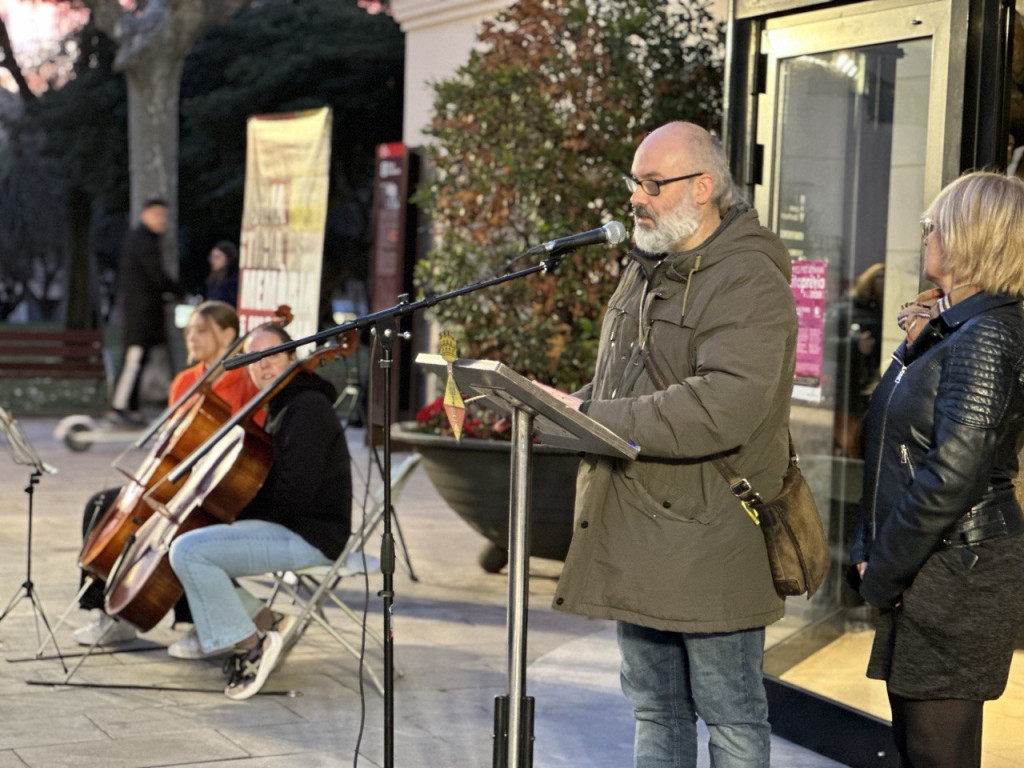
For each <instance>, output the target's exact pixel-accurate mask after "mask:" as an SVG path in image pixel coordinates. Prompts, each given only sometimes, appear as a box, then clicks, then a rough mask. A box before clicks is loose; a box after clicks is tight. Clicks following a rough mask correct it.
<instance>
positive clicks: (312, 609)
mask: <svg viewBox="0 0 1024 768" xmlns="http://www.w3.org/2000/svg"><path fill="white" fill-rule="evenodd" d="M421 458H422V457H421V456H420V455H419V454H413V455H411V456H410V457H409V458H407V459H406V460H405V461H403V462H402V463H401V464H400V465H399V466H398V467H395V468H393V469H392V471H391V502H392V504H394V503H395V501H396V500H397V499H398V497H399V496H400V495H401V493H402V491H403V490H404V488H405V485H406V483H407V482H408V481H409V477H410V476H411V475H412V472H413V470H414V469H416V466H417V465H418V464H419V463H420V460H421ZM385 512H386V510H385V509H384V489H383V488H380V489H379V490H378V491H377V492H376V493H375V494H374V503H373V506H372V507H371V508H370V509H369V510H368V511H367V513H366V515H365V517H364V518H363V524H362V525H361V526H360V527H359V529H358V530H356V531H353V533H352V535H351V536H350V537H349V540H348V542H347V543H346V544H345V548H344V549H343V550H342V552H341V554H340V555H338V558H337V559H336V560H335V561H334V563H332V564H331V565H329V566H328V565H321V566H314V567H312V568H304V569H302V570H299V571H285V572H280V573H275V574H273V579H274V586H273V589H272V590H271V593H270V597H269V598H268V599H267V605H268V606H269V605H271V604H273V602H274V600H275V599H276V597H277V595H278V594H279V593H280V592H284V593H285V594H287V595H288V596H289V597H290V598H291V600H292V602H293V603H294V604H295V605H298V606H300V611H299V614H298V616H297V617H296V620H295V621H294V622H292V623H291V624H290V626H289V627H288V629H286V630H285V632H284V636H283V638H282V639H283V640H284V647H285V649H289V648H291V647H292V646H293V645H294V644H295V643H296V642H298V640H299V638H300V637H302V633H303V632H304V631H305V630H306V627H307V626H308V625H309V623H310V622H311V621H315V622H316V623H317V624H319V625H320V626H321V627H323V628H324V630H325V631H326V632H327V633H328V634H329V635H330V636H331V637H333V638H334V639H335V640H337V641H338V643H339V644H341V646H342V647H343V648H344V649H345V650H346V651H348V652H349V653H351V654H352V655H353V656H355V657H356V658H357V659H359V658H360V653H359V649H358V648H356V647H355V646H353V645H352V644H351V643H350V642H349V641H348V640H347V639H346V638H345V637H344V636H343V635H342V634H341V633H340V632H338V630H337V629H336V628H335V627H333V626H332V625H331V623H330V621H329V620H328V618H327V614H326V613H325V611H324V607H325V606H326V604H327V601H328V600H329V601H330V602H331V603H333V604H334V606H335V607H337V608H339V609H340V610H341V611H342V613H344V614H345V615H346V616H348V617H349V618H350V619H352V621H354V622H355V623H356V624H357V625H358V626H360V627H363V628H364V630H365V632H366V634H367V635H369V636H370V637H371V638H373V639H374V640H375V641H376V642H377V643H378V644H379V645H380V646H381V647H382V648H383V646H384V638H383V636H382V635H381V634H380V632H378V631H377V630H375V629H373V628H371V627H369V626H364V622H363V618H362V616H360V615H359V614H357V613H356V612H355V611H353V610H352V609H351V608H349V607H348V606H347V605H346V604H345V602H344V601H343V600H342V599H341V598H340V597H339V596H338V594H337V593H336V592H335V589H336V588H337V586H338V585H339V584H340V583H341V581H342V580H343V579H345V578H346V577H350V576H355V575H361V574H363V573H364V572H366V573H371V574H372V573H377V572H379V571H380V560H379V558H377V557H374V556H373V555H367V554H365V553H364V550H365V548H366V543H367V541H368V540H369V538H370V537H371V536H372V535H373V533H374V531H376V529H377V527H378V526H379V525H380V523H381V521H382V520H383V519H384V514H385ZM364 557H365V566H364ZM362 664H363V668H364V669H365V670H366V673H367V675H368V676H369V678H370V680H371V681H372V682H373V685H374V687H375V688H376V689H377V690H378V691H379V692H380V693H381V695H383V694H384V686H383V685H382V684H381V682H380V679H379V678H378V677H377V674H376V673H375V672H374V671H373V669H371V668H370V666H369V665H368V664H367V662H366V659H365V658H363V659H362Z"/></svg>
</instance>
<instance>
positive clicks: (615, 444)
mask: <svg viewBox="0 0 1024 768" xmlns="http://www.w3.org/2000/svg"><path fill="white" fill-rule="evenodd" d="M416 362H417V363H418V364H420V365H422V366H423V367H425V368H427V369H428V370H430V371H431V372H432V373H436V374H438V375H441V376H446V375H447V373H448V363H447V362H445V360H444V358H442V357H441V356H440V355H428V354H422V353H421V354H420V355H418V356H417V357H416ZM451 372H452V376H454V378H455V383H456V385H457V386H458V388H459V392H460V393H461V394H462V396H463V399H464V400H466V401H468V400H470V399H476V398H481V399H482V400H483V401H484V402H485V404H486V405H487V406H488V407H489V408H491V409H493V410H496V411H501V412H504V413H509V414H511V415H512V457H511V467H510V472H511V480H510V486H509V488H510V493H509V526H508V539H509V541H508V554H509V561H508V580H509V595H508V613H507V616H508V694H507V695H506V696H498V697H496V699H495V711H494V758H493V759H494V762H493V768H530V766H532V765H533V699H532V698H531V697H529V696H527V695H526V611H527V609H528V607H529V605H528V603H529V584H528V582H529V562H530V550H529V546H530V545H529V542H530V537H529V521H530V492H531V486H532V463H533V451H532V445H533V438H534V436H536V437H537V438H539V439H540V441H541V442H542V443H546V444H548V445H554V446H557V447H559V448H569V449H570V450H574V451H579V452H580V453H597V454H602V455H605V456H618V457H622V458H626V459H633V458H636V455H637V453H639V449H638V448H637V447H636V446H635V445H633V444H632V443H629V442H627V441H625V440H623V439H622V438H621V437H619V436H618V435H616V434H614V433H613V432H611V431H610V430H609V429H608V428H607V427H605V426H603V425H602V424H599V423H598V422H596V421H594V420H593V419H591V418H590V417H589V416H587V415H586V414H583V413H580V412H579V411H578V410H576V409H574V408H570V407H569V406H567V405H565V404H564V403H563V402H561V401H560V400H559V399H558V398H556V397H555V396H554V395H552V394H550V393H549V392H546V391H544V390H543V389H541V388H540V387H536V386H534V385H533V384H531V383H530V381H529V380H528V379H526V378H524V377H522V376H520V375H519V374H518V373H516V372H515V371H513V370H512V369H511V368H509V367H508V366H506V365H504V364H502V363H498V362H493V361H489V360H456V361H455V362H454V363H452V364H451Z"/></svg>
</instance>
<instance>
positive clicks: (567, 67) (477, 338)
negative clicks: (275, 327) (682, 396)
mask: <svg viewBox="0 0 1024 768" xmlns="http://www.w3.org/2000/svg"><path fill="white" fill-rule="evenodd" d="M723 40H724V30H723V26H722V24H721V23H718V22H715V21H714V20H713V19H712V17H711V15H710V13H709V11H708V7H707V4H706V3H705V2H704V0H693V2H690V3H684V4H682V5H681V6H676V5H675V4H673V5H672V6H671V7H670V6H669V4H667V3H665V2H664V0H601V1H600V2H597V1H595V2H587V3H581V2H578V0H520V2H517V3H516V4H515V5H513V6H512V7H511V8H509V9H508V11H506V12H505V13H504V14H502V15H501V16H500V17H499V18H498V20H497V21H495V22H493V23H489V24H485V25H484V28H483V31H482V32H481V34H480V43H481V45H480V46H479V48H480V51H478V52H477V53H474V54H473V56H472V57H471V59H470V61H469V63H468V64H467V65H465V66H464V67H462V68H460V69H459V70H458V72H457V73H456V75H455V76H453V77H452V78H450V79H448V80H445V81H443V82H440V83H437V84H436V85H435V86H434V88H435V92H436V98H435V117H434V119H433V122H432V124H431V128H430V133H431V135H432V136H433V137H434V139H435V141H436V144H435V146H434V149H433V153H432V156H431V158H430V160H431V163H432V166H433V177H432V179H431V180H430V181H429V182H428V183H427V184H425V185H424V187H423V188H422V189H421V190H420V193H419V200H420V202H421V203H422V204H423V205H424V206H425V207H426V209H427V210H428V212H429V214H430V215H431V217H432V219H433V223H434V233H433V234H434V238H435V240H434V242H435V247H434V249H433V250H432V251H431V252H430V254H429V255H428V256H427V258H426V259H425V260H423V261H422V262H421V263H420V264H419V265H418V268H417V281H418V284H419V286H420V289H421V290H422V291H423V292H425V293H429V294H437V293H442V292H444V291H446V290H450V289H452V288H455V287H458V286H461V285H464V284H467V283H471V282H474V281H476V280H479V279H481V278H484V277H489V276H491V275H494V274H497V273H500V272H501V267H502V265H503V264H505V263H506V262H508V261H509V260H510V259H512V258H514V257H515V256H516V254H518V253H519V252H520V251H521V250H523V249H524V248H526V247H528V246H530V245H535V244H537V243H539V242H544V241H546V240H549V239H551V238H554V237H558V236H560V235H565V234H570V233H573V232H579V231H583V230H588V229H592V228H594V227H598V226H600V225H601V224H603V223H604V222H606V221H608V220H610V219H621V220H626V219H627V217H628V215H629V210H628V197H629V196H628V194H627V192H626V190H625V187H624V186H623V184H622V180H621V176H622V174H623V173H625V172H627V171H628V170H629V168H630V165H631V163H632V156H633V151H634V150H635V148H636V145H637V144H638V143H639V141H640V140H641V139H642V137H643V135H644V134H645V133H646V132H647V131H649V130H650V129H652V128H654V127H657V126H658V125H661V124H663V123H665V122H669V121H671V120H689V121H692V122H696V123H699V124H701V125H704V126H705V127H707V128H709V129H715V128H717V126H718V125H719V124H720V122H721V115H720V110H721V83H722V54H723ZM624 245H625V244H624ZM620 257H621V251H619V250H614V249H610V248H607V247H596V246H595V247H591V248H588V249H584V250H583V251H580V252H577V253H576V254H573V255H572V256H571V257H568V258H566V260H565V262H564V263H563V264H562V266H561V267H560V269H559V274H558V275H557V276H540V277H536V276H535V277H532V278H530V279H529V280H519V281H516V282H514V283H507V284H505V285H503V286H499V287H496V288H490V289H487V290H486V291H478V292H476V293H472V294H469V295H467V296H465V297H462V298H460V299H458V300H455V301H450V302H445V303H443V304H439V305H438V306H437V307H436V309H435V314H436V316H437V318H438V319H439V320H440V322H441V324H442V325H443V326H444V327H447V328H450V329H452V330H453V331H455V332H456V333H457V335H461V338H462V339H463V341H464V343H463V344H462V346H461V348H460V350H459V354H460V356H462V357H479V358H488V359H497V360H502V361H505V362H507V363H508V364H510V365H511V366H512V367H514V368H515V369H516V370H518V371H519V372H520V373H523V374H525V375H528V376H532V377H536V378H538V379H540V380H542V381H546V382H549V383H553V384H555V385H558V386H560V387H562V388H564V389H568V390H570V391H572V390H575V389H577V388H578V387H579V386H581V385H582V384H583V383H584V382H585V381H586V380H588V378H589V376H590V375H591V373H592V371H593V364H594V357H595V354H596V350H597V338H598V332H599V326H600V320H601V316H602V314H603V311H604V307H605V305H606V303H607V300H608V298H609V295H610V292H611V290H612V289H613V288H614V285H615V281H616V279H617V277H618V274H619V269H620V261H621V259H620ZM531 263H535V262H530V261H525V262H524V263H523V264H521V265H520V266H529V265H530V264H531Z"/></svg>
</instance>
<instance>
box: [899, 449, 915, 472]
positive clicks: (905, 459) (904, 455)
mask: <svg viewBox="0 0 1024 768" xmlns="http://www.w3.org/2000/svg"><path fill="white" fill-rule="evenodd" d="M900 464H905V465H906V466H907V469H909V470H910V479H911V480H913V479H914V460H913V459H911V458H910V449H909V448H908V447H907V444H906V443H900Z"/></svg>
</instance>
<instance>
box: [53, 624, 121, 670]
mask: <svg viewBox="0 0 1024 768" xmlns="http://www.w3.org/2000/svg"><path fill="white" fill-rule="evenodd" d="M115 623H116V622H113V621H112V622H110V623H109V624H108V625H107V626H106V627H105V628H104V629H103V632H102V633H101V634H100V636H99V637H98V638H96V642H95V643H93V644H92V645H90V646H89V648H88V650H86V652H85V653H83V654H82V658H80V659H79V660H78V663H77V664H75V666H74V667H73V668H72V669H71V671H70V672H68V669H67V667H65V668H64V671H65V672H68V673H67V675H65V677H64V682H65V683H67V682H68V681H69V680H71V678H72V677H74V675H75V673H76V672H77V671H78V670H79V669H81V668H82V665H83V664H85V660H86V659H88V658H89V657H90V656H92V653H93V651H95V650H96V649H97V648H99V647H100V645H101V644H102V643H103V639H104V638H105V637H106V636H107V633H108V632H109V631H110V630H111V628H112V627H113V626H114V624H115Z"/></svg>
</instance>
